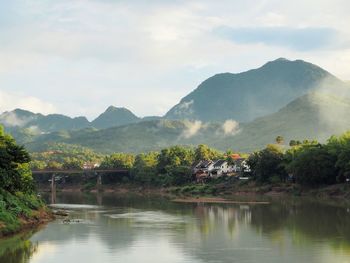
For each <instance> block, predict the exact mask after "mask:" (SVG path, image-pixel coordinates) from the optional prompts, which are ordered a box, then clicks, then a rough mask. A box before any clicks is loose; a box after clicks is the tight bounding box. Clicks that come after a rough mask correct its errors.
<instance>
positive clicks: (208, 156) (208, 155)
mask: <svg viewBox="0 0 350 263" xmlns="http://www.w3.org/2000/svg"><path fill="white" fill-rule="evenodd" d="M221 157H222V154H220V153H219V152H218V151H216V150H214V149H211V148H209V146H207V145H205V144H200V145H198V147H197V148H196V149H195V152H194V158H195V160H196V161H201V160H213V159H217V158H221Z"/></svg>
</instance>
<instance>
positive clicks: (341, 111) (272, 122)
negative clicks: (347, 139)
mask: <svg viewBox="0 0 350 263" xmlns="http://www.w3.org/2000/svg"><path fill="white" fill-rule="evenodd" d="M349 112H350V99H345V98H339V97H336V96H334V95H329V94H326V93H320V92H317V93H315V92H312V93H309V94H307V95H304V96H302V97H299V98H297V99H295V100H294V101H292V102H291V103H289V104H288V105H286V106H285V107H283V108H282V109H280V110H279V111H277V112H276V113H273V114H270V115H267V116H264V117H261V118H257V119H255V120H254V121H252V122H249V123H245V124H242V125H241V130H240V132H239V133H237V134H236V135H235V136H233V137H231V138H228V139H226V140H221V141H220V140H218V141H216V142H214V144H215V145H216V147H218V148H221V149H224V147H227V146H226V145H230V146H231V147H233V148H234V149H238V150H240V151H246V152H251V151H254V150H257V149H261V148H263V147H265V146H266V145H267V144H269V143H274V141H275V138H276V137H277V136H278V135H281V136H283V137H284V139H285V143H286V144H288V143H289V141H290V140H292V139H295V140H301V141H302V140H304V139H317V140H319V141H323V142H324V141H325V140H326V139H328V138H329V137H330V136H331V135H339V134H341V133H343V132H345V131H347V130H350V117H349V114H348V113H349Z"/></svg>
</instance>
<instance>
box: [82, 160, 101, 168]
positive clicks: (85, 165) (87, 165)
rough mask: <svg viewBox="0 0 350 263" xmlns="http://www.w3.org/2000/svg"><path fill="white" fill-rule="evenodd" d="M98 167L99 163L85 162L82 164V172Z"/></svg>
mask: <svg viewBox="0 0 350 263" xmlns="http://www.w3.org/2000/svg"><path fill="white" fill-rule="evenodd" d="M99 166H100V164H99V163H90V162H86V163H84V164H83V169H84V170H92V169H95V168H98V167H99Z"/></svg>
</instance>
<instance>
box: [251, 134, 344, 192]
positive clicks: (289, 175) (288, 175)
mask: <svg viewBox="0 0 350 263" xmlns="http://www.w3.org/2000/svg"><path fill="white" fill-rule="evenodd" d="M277 140H278V141H279V143H277V144H275V145H268V146H267V147H266V148H265V149H263V150H261V151H257V152H254V153H253V154H251V155H250V156H249V158H248V161H247V163H248V165H249V166H250V168H251V170H252V177H253V179H255V180H256V181H257V182H260V183H274V182H285V181H287V180H291V181H293V182H295V183H297V184H300V185H303V186H309V187H310V186H311V187H315V186H320V185H331V184H335V183H344V182H346V181H347V179H348V178H350V131H349V132H346V133H344V134H343V135H341V136H339V137H337V136H332V137H330V138H329V139H328V140H327V142H326V143H323V144H322V143H319V142H317V141H315V140H313V141H309V140H305V141H302V142H300V141H296V140H291V141H290V143H289V148H288V149H287V150H284V149H283V147H281V143H282V142H283V138H282V137H281V136H279V137H278V138H276V141H277Z"/></svg>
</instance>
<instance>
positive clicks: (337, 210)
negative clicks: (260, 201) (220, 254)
mask: <svg viewBox="0 0 350 263" xmlns="http://www.w3.org/2000/svg"><path fill="white" fill-rule="evenodd" d="M252 226H254V227H255V228H256V229H257V230H258V231H259V232H262V233H265V234H270V235H273V234H274V232H277V231H281V230H290V232H291V233H292V234H293V239H294V241H295V243H296V244H298V243H299V244H304V243H305V242H311V241H312V240H327V242H328V243H329V244H331V245H332V246H333V247H339V248H342V249H346V250H348V251H349V250H350V213H349V212H348V211H347V209H346V208H344V207H341V206H332V205H328V204H322V203H316V202H307V201H301V200H300V201H295V202H289V203H282V202H281V203H272V204H270V205H268V206H255V207H252Z"/></svg>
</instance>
